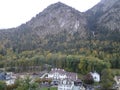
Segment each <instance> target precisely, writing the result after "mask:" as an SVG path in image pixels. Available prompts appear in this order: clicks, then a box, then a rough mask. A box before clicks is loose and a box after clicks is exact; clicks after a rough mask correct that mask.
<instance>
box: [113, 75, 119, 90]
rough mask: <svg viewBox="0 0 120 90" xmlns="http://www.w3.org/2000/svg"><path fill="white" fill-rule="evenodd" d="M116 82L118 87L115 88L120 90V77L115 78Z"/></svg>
mask: <svg viewBox="0 0 120 90" xmlns="http://www.w3.org/2000/svg"><path fill="white" fill-rule="evenodd" d="M114 80H115V82H116V86H115V87H116V88H117V90H120V76H115V77H114Z"/></svg>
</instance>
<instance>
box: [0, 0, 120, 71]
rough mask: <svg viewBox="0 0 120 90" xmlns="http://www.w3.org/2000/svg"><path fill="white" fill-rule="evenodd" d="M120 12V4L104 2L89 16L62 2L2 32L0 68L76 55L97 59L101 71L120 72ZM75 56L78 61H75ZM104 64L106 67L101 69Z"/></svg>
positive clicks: (106, 0) (0, 39) (90, 10)
mask: <svg viewBox="0 0 120 90" xmlns="http://www.w3.org/2000/svg"><path fill="white" fill-rule="evenodd" d="M119 9H120V1H119V0H111V1H110V2H109V0H101V2H100V3H98V4H97V5H96V6H94V7H93V8H91V9H89V10H88V11H86V12H79V11H77V10H75V9H74V8H72V7H70V6H67V5H65V4H63V3H61V2H58V3H55V4H52V5H50V6H48V7H47V8H46V9H45V10H43V11H42V12H40V13H39V14H37V15H36V17H33V18H32V19H31V20H30V21H28V22H26V23H25V24H22V25H21V26H19V27H17V28H11V29H6V30H0V60H1V61H3V62H1V64H0V67H3V66H4V65H3V63H5V62H4V61H10V62H11V61H16V62H15V63H17V61H22V60H23V61H22V62H26V61H29V59H30V60H31V59H32V60H33V61H34V60H39V59H40V58H42V59H40V60H43V61H41V62H42V63H45V62H44V61H45V60H51V62H49V61H48V62H49V64H51V63H52V59H53V60H55V59H57V57H59V55H61V57H59V59H60V60H61V59H62V58H64V59H65V58H68V57H67V55H73V57H72V58H73V59H77V60H78V58H79V59H80V58H81V56H83V58H84V59H85V60H86V59H90V62H92V59H95V61H98V62H99V64H100V65H101V67H104V68H107V67H109V68H117V69H120V56H119V55H120V52H119V51H120V26H119V23H120V22H119V20H120V10H119ZM41 55H42V56H41ZM54 55H55V56H54ZM57 55H58V56H57ZM64 55H65V56H64ZM74 55H75V56H76V55H77V56H78V57H77V58H74ZM86 57H88V58H86ZM91 57H92V58H91ZM83 58H82V59H83ZM64 59H63V60H64ZM65 60H67V59H65ZM41 62H40V64H41ZM48 62H47V63H48ZM61 62H62V61H61ZM63 62H64V61H63ZM12 63H13V62H12ZM53 63H54V62H53ZM53 63H52V64H53ZM57 64H58V63H57V62H56V64H55V66H57ZM77 64H78V61H77ZM104 64H105V65H106V66H102V65H104ZM13 65H16V64H13ZM35 65H36V64H35ZM37 65H38V64H37ZM61 65H62V64H60V66H59V65H58V66H59V67H62V66H61ZM91 65H92V64H91ZM8 66H9V64H8ZM77 66H78V65H77ZM96 66H98V65H96ZM65 68H66V67H65ZM67 68H68V67H67ZM69 68H70V67H69ZM76 68H78V67H76ZM92 69H93V67H92ZM98 69H100V68H98ZM71 70H72V69H71ZM74 70H76V69H74ZM74 70H73V71H74ZM77 70H78V69H77ZM98 71H99V72H100V71H101V69H100V70H98Z"/></svg>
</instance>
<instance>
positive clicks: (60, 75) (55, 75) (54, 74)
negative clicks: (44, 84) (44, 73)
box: [48, 68, 78, 84]
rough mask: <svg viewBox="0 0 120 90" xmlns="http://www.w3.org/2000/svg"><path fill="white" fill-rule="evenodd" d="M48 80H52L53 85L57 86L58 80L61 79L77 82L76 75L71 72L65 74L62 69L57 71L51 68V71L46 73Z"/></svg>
mask: <svg viewBox="0 0 120 90" xmlns="http://www.w3.org/2000/svg"><path fill="white" fill-rule="evenodd" d="M48 78H50V79H52V81H53V82H54V84H58V82H59V81H60V80H63V79H66V78H68V79H71V80H77V79H78V77H77V73H73V72H66V71H65V70H64V69H57V68H52V69H51V71H50V72H49V73H48Z"/></svg>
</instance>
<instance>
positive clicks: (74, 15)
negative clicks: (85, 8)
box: [27, 2, 87, 37]
mask: <svg viewBox="0 0 120 90" xmlns="http://www.w3.org/2000/svg"><path fill="white" fill-rule="evenodd" d="M27 25H28V26H29V27H31V28H32V30H33V31H35V32H36V34H38V35H39V36H44V35H47V34H57V33H59V32H62V31H67V32H68V33H71V34H72V33H75V32H76V31H78V32H80V34H81V37H82V36H83V37H84V36H85V30H86V25H87V22H86V18H85V16H84V14H83V13H80V12H79V11H77V10H75V9H73V8H71V7H69V6H67V5H65V4H63V3H60V2H58V3H55V4H53V5H50V6H49V7H48V8H46V9H45V10H44V11H43V12H41V13H39V14H38V15H37V16H36V17H35V18H33V19H32V20H31V21H30V22H28V23H27Z"/></svg>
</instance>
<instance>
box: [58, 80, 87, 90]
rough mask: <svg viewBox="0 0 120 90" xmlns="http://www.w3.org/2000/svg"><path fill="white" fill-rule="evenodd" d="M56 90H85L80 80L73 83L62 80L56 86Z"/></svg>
mask: <svg viewBox="0 0 120 90" xmlns="http://www.w3.org/2000/svg"><path fill="white" fill-rule="evenodd" d="M58 90H85V88H84V87H83V84H82V82H81V80H76V81H73V80H71V79H68V78H67V79H63V80H61V81H60V82H59V84H58Z"/></svg>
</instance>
